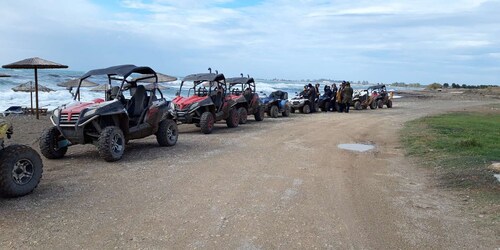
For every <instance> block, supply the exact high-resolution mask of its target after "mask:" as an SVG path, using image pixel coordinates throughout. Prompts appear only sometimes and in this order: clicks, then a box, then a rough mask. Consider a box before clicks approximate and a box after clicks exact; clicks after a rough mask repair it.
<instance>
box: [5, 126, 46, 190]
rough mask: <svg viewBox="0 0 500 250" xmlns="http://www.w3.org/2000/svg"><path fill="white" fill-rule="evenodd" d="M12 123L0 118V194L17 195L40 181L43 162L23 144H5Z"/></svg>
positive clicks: (10, 131) (9, 136) (10, 133)
mask: <svg viewBox="0 0 500 250" xmlns="http://www.w3.org/2000/svg"><path fill="white" fill-rule="evenodd" d="M12 133H13V130H12V125H11V124H10V123H8V122H6V121H4V120H0V196H1V197H18V196H23V195H26V194H29V193H31V192H32V191H33V190H34V189H35V188H36V187H37V186H38V183H40V179H41V178H42V172H43V163H42V159H41V158H40V155H38V153H37V152H36V151H35V150H34V149H32V148H30V147H28V146H25V145H17V144H13V145H9V146H5V145H4V141H5V139H10V138H11V135H12Z"/></svg>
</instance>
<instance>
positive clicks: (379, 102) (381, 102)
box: [377, 100, 384, 109]
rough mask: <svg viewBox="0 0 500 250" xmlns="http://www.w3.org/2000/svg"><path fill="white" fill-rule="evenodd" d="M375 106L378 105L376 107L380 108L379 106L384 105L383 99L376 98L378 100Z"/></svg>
mask: <svg viewBox="0 0 500 250" xmlns="http://www.w3.org/2000/svg"><path fill="white" fill-rule="evenodd" d="M377 106H378V108H380V109H381V108H383V107H384V101H382V100H378V101H377Z"/></svg>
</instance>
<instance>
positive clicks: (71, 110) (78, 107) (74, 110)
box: [61, 98, 104, 117]
mask: <svg viewBox="0 0 500 250" xmlns="http://www.w3.org/2000/svg"><path fill="white" fill-rule="evenodd" d="M101 102H104V100H103V99H101V98H97V99H94V100H92V102H79V103H75V104H74V105H71V106H69V107H67V108H65V109H63V110H61V113H63V114H68V115H69V116H70V117H71V115H72V114H79V113H80V112H82V110H84V109H86V108H88V107H89V106H92V105H94V104H98V103H101Z"/></svg>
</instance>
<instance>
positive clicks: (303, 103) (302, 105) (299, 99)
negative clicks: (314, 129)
mask: <svg viewBox="0 0 500 250" xmlns="http://www.w3.org/2000/svg"><path fill="white" fill-rule="evenodd" d="M290 104H291V112H292V113H295V110H298V111H299V112H300V113H304V114H309V113H311V111H312V110H311V101H310V100H309V98H307V97H306V96H304V95H301V94H300V93H295V96H294V97H293V98H292V99H290ZM314 105H315V108H316V110H318V109H319V105H318V99H316V100H315V101H314Z"/></svg>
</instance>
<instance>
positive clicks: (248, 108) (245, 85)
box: [226, 74, 266, 124]
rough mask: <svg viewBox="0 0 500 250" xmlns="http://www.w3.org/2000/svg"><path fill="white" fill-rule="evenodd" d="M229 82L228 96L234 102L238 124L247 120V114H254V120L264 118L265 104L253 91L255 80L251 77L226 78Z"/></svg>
mask: <svg viewBox="0 0 500 250" xmlns="http://www.w3.org/2000/svg"><path fill="white" fill-rule="evenodd" d="M226 82H227V84H229V98H230V99H233V100H234V101H235V102H236V109H237V110H238V114H239V116H240V124H245V123H246V122H247V116H248V115H254V117H255V120H256V121H262V120H264V114H265V112H266V111H265V106H264V105H262V103H261V101H260V98H259V95H258V94H257V92H256V91H255V80H254V79H253V78H251V77H243V74H242V76H241V77H233V78H228V79H226Z"/></svg>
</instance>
